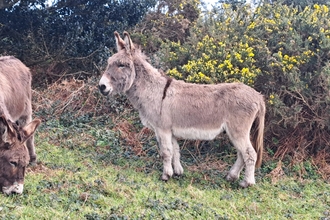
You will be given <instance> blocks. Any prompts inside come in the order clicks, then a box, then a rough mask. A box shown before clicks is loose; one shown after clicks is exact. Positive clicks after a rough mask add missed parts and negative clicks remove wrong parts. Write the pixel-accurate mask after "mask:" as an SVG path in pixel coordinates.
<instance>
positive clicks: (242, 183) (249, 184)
mask: <svg viewBox="0 0 330 220" xmlns="http://www.w3.org/2000/svg"><path fill="white" fill-rule="evenodd" d="M254 184H255V183H249V182H247V181H246V180H243V181H241V182H240V183H239V185H240V186H241V187H243V188H247V187H249V186H252V185H254Z"/></svg>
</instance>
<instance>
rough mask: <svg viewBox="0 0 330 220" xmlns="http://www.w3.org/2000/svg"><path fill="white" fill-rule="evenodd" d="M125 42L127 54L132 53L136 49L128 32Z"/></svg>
mask: <svg viewBox="0 0 330 220" xmlns="http://www.w3.org/2000/svg"><path fill="white" fill-rule="evenodd" d="M124 41H125V45H126V51H127V52H131V51H133V50H134V49H135V48H134V44H133V42H132V40H131V37H130V36H129V34H128V33H127V32H126V31H124Z"/></svg>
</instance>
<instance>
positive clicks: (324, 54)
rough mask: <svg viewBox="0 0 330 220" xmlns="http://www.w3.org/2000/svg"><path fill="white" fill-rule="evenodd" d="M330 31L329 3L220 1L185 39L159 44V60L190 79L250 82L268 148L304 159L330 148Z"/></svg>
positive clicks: (168, 67) (215, 81)
mask: <svg viewBox="0 0 330 220" xmlns="http://www.w3.org/2000/svg"><path fill="white" fill-rule="evenodd" d="M329 28H330V14H329V8H328V7H327V6H326V5H317V4H315V5H311V6H308V7H306V8H304V9H301V8H300V9H299V8H298V7H293V6H286V5H281V4H272V5H271V4H265V5H260V6H259V7H258V8H250V7H249V6H246V5H245V6H242V7H240V8H237V9H236V10H233V9H232V7H230V5H222V7H221V8H219V9H218V10H216V11H213V13H212V12H209V13H208V14H206V15H204V16H203V17H202V18H200V20H199V21H198V22H197V23H196V25H195V26H194V27H193V28H192V29H191V31H190V36H189V38H188V40H186V41H185V42H184V43H180V42H170V41H167V42H165V43H163V45H162V49H161V50H160V51H159V52H158V56H159V57H160V58H161V62H160V63H158V64H159V67H160V68H163V69H164V70H168V71H167V73H168V74H169V75H172V76H174V77H176V78H178V79H183V80H185V81H189V82H196V83H219V82H232V81H241V82H244V83H246V84H249V85H251V86H253V87H255V88H256V89H257V90H258V91H260V92H261V93H262V94H264V95H265V99H266V101H267V104H268V109H267V110H268V114H267V122H266V123H267V124H266V128H267V129H266V142H267V146H270V148H269V149H268V152H269V153H270V154H271V155H272V156H273V155H275V156H277V157H280V158H282V157H283V156H285V155H288V156H292V157H298V155H299V157H302V158H306V157H305V156H306V155H317V154H319V153H325V152H327V151H328V152H329V151H330V63H329V56H330V53H329V51H330V31H329ZM329 159H330V157H328V158H325V160H329ZM328 162H329V161H328Z"/></svg>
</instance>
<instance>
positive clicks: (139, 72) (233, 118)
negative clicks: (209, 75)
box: [99, 32, 266, 187]
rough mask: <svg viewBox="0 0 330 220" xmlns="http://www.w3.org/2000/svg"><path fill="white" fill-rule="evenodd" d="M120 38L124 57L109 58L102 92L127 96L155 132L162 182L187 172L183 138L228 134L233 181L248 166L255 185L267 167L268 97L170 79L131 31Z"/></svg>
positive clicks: (247, 180) (241, 88) (236, 86)
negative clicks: (264, 156)
mask: <svg viewBox="0 0 330 220" xmlns="http://www.w3.org/2000/svg"><path fill="white" fill-rule="evenodd" d="M115 39H116V43H117V49H118V52H117V53H116V54H114V55H113V56H111V57H110V58H109V59H108V65H107V68H106V70H105V72H104V74H103V76H102V78H101V79H100V82H99V89H100V91H101V93H102V94H103V95H108V94H116V93H124V94H126V96H127V97H128V99H129V101H130V102H131V103H132V105H133V106H134V108H136V109H137V110H138V111H139V115H140V119H141V121H142V123H143V124H144V125H145V126H148V127H149V128H151V129H152V130H153V131H154V132H155V135H156V138H157V141H158V144H159V147H160V154H161V156H162V158H163V174H162V179H163V180H168V179H169V177H171V176H172V175H173V173H175V174H177V175H180V174H182V173H183V168H182V166H181V163H180V149H179V145H178V142H177V138H184V139H199V140H212V139H214V138H215V137H216V136H217V135H218V134H220V133H221V132H223V131H226V133H227V134H228V136H229V138H230V140H231V142H232V144H233V145H234V147H235V148H236V150H237V160H236V162H235V164H234V165H233V166H232V168H231V169H230V171H229V173H228V175H227V180H229V181H234V180H236V179H238V178H239V175H240V172H241V171H242V169H243V168H244V166H245V176H244V179H243V180H242V181H241V182H240V185H241V186H242V187H248V186H249V185H253V184H255V177H254V172H255V167H259V166H260V165H261V161H262V152H263V132H264V120H265V111H266V109H265V102H264V98H263V96H262V95H261V94H260V93H259V92H257V91H255V90H254V89H252V88H251V87H249V86H247V85H244V84H242V83H220V84H215V85H199V84H192V83H185V82H183V81H179V80H175V79H172V78H169V77H166V76H164V75H163V74H161V73H160V72H159V71H158V70H157V69H155V68H154V67H152V66H151V65H150V64H149V63H148V62H147V60H146V57H145V56H144V55H143V54H142V53H141V51H140V50H139V49H137V48H135V47H134V45H133V43H132V41H131V39H130V36H129V34H128V33H127V32H124V39H122V38H121V37H120V36H119V34H118V33H117V32H115ZM254 123H255V125H256V126H255V127H256V131H255V132H254V134H253V135H252V139H253V144H254V146H253V145H252V143H251V140H250V131H251V128H252V125H253V124H254Z"/></svg>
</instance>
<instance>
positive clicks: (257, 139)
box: [253, 101, 266, 168]
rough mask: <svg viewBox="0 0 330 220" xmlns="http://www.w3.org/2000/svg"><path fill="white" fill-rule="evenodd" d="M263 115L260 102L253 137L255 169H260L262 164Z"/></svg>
mask: <svg viewBox="0 0 330 220" xmlns="http://www.w3.org/2000/svg"><path fill="white" fill-rule="evenodd" d="M265 115H266V106H265V102H264V101H261V102H260V103H259V111H258V113H257V115H256V120H255V123H256V131H255V132H254V135H253V142H254V149H255V151H256V152H257V162H256V167H257V168H258V167H260V166H261V163H262V154H263V150H264V128H265Z"/></svg>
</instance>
